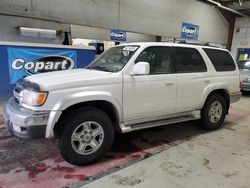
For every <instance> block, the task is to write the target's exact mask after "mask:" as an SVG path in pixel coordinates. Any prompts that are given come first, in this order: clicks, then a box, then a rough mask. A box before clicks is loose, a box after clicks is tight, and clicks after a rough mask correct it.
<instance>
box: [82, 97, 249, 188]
mask: <svg viewBox="0 0 250 188" xmlns="http://www.w3.org/2000/svg"><path fill="white" fill-rule="evenodd" d="M232 106H233V107H232V109H231V113H230V115H229V116H228V117H227V121H226V122H225V126H224V128H222V129H220V130H218V131H213V132H208V133H206V134H201V135H199V136H196V137H194V138H192V139H191V140H188V141H186V142H182V143H181V144H179V145H177V146H174V147H171V148H170V149H166V150H164V151H163V152H161V153H159V154H156V155H154V156H153V157H151V158H148V159H145V160H143V161H141V162H138V163H137V164H135V165H131V166H129V167H127V168H124V169H122V170H120V171H118V172H116V173H113V174H110V175H108V176H106V177H103V178H101V179H99V180H96V181H94V182H92V183H90V184H88V185H86V186H85V187H86V188H96V187H98V188H102V187H103V188H106V187H107V188H113V187H115V188H117V187H133V188H152V187H157V188H165V187H168V188H171V187H173V188H179V187H180V188H182V187H185V188H189V187H190V188H196V187H197V188H200V187H202V188H204V187H208V188H211V187H213V188H217V187H220V188H221V187H225V188H230V187H232V188H236V187H239V188H247V187H250V123H249V122H250V116H249V114H250V97H249V96H244V97H243V98H242V100H241V101H240V102H239V103H237V104H233V105H232ZM238 113H239V114H238Z"/></svg>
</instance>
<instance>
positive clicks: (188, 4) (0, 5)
mask: <svg viewBox="0 0 250 188" xmlns="http://www.w3.org/2000/svg"><path fill="white" fill-rule="evenodd" d="M1 13H2V14H11V15H22V16H25V17H35V18H39V19H44V20H52V21H54V22H55V23H57V24H60V23H63V24H74V25H85V26H93V27H98V28H104V29H122V30H126V31H130V32H135V33H144V34H148V35H158V36H169V37H175V38H179V37H180V31H181V24H182V22H190V23H194V24H197V25H199V26H200V40H201V41H210V42H216V43H222V44H225V43H227V35H228V23H227V22H226V20H225V19H224V17H223V16H222V15H221V14H220V13H219V11H218V10H216V9H215V8H214V7H213V6H210V5H208V4H206V3H203V2H200V1H197V0H154V1H148V0H11V1H9V0H0V14H1ZM0 17H1V15H0ZM10 23H12V22H10ZM15 24H16V23H15V22H14V23H13V25H15ZM2 27H3V26H2V25H1V28H2ZM2 39H4V36H0V40H2Z"/></svg>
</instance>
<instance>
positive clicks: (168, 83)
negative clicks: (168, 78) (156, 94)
mask: <svg viewBox="0 0 250 188" xmlns="http://www.w3.org/2000/svg"><path fill="white" fill-rule="evenodd" d="M171 85H174V82H167V83H166V86H171Z"/></svg>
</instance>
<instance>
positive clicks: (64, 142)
mask: <svg viewBox="0 0 250 188" xmlns="http://www.w3.org/2000/svg"><path fill="white" fill-rule="evenodd" d="M72 114H73V115H72ZM65 119H66V120H65V121H63V122H64V123H63V125H62V129H61V131H60V135H59V140H58V149H59V152H60V154H61V156H62V157H63V158H64V160H66V161H67V162H69V163H71V164H74V165H79V166H81V165H86V164H89V163H92V162H95V161H96V160H98V159H100V158H101V157H102V156H104V155H105V154H106V153H107V152H108V150H109V149H110V147H111V145H112V142H113V138H114V129H113V125H112V122H111V120H110V119H109V117H108V116H107V115H106V114H105V113H104V112H102V111H100V110H98V109H95V108H86V109H83V110H80V111H79V110H77V111H76V113H75V114H74V113H70V116H67V118H65Z"/></svg>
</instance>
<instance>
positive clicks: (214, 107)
mask: <svg viewBox="0 0 250 188" xmlns="http://www.w3.org/2000/svg"><path fill="white" fill-rule="evenodd" d="M221 116H222V105H221V103H220V102H219V101H214V102H213V103H212V104H211V105H210V109H209V112H208V117H209V120H210V121H211V122H212V123H217V122H218V121H219V120H220V119H221Z"/></svg>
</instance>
